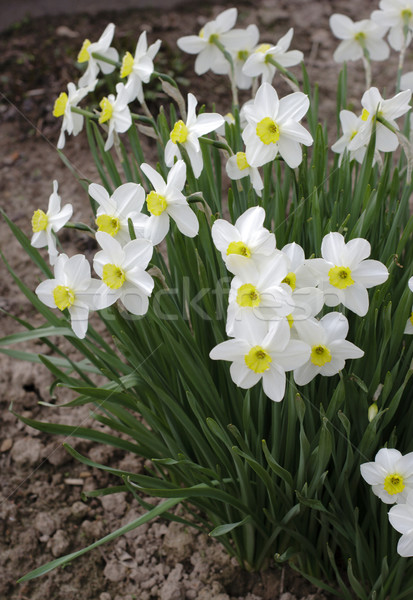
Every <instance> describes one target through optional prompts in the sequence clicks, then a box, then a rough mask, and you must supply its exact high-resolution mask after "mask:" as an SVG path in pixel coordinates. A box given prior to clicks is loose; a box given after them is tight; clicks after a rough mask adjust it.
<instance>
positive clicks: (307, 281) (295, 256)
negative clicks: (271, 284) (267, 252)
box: [281, 242, 314, 292]
mask: <svg viewBox="0 0 413 600" xmlns="http://www.w3.org/2000/svg"><path fill="white" fill-rule="evenodd" d="M281 252H282V253H283V254H284V255H285V256H286V257H287V260H288V271H289V272H288V273H287V276H286V278H285V279H284V282H283V283H287V284H288V285H289V286H290V288H291V290H292V291H293V292H294V291H295V290H296V289H300V288H303V287H305V288H307V287H314V276H313V274H312V273H311V271H310V270H309V269H308V267H307V264H306V259H305V254H304V250H303V249H302V248H301V246H300V245H299V244H297V243H296V242H292V243H291V244H286V245H285V246H284V247H283V248H281Z"/></svg>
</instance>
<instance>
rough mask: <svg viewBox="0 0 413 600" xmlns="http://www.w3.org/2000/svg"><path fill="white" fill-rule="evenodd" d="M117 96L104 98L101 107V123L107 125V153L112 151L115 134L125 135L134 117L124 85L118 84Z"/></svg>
mask: <svg viewBox="0 0 413 600" xmlns="http://www.w3.org/2000/svg"><path fill="white" fill-rule="evenodd" d="M116 94H117V95H116V96H114V94H109V96H108V97H105V98H103V99H102V100H101V101H100V103H99V106H100V108H101V109H102V112H101V113H100V117H99V123H101V124H102V123H107V125H108V138H107V140H106V144H105V151H107V150H110V148H112V145H113V140H114V133H115V132H116V133H124V132H125V131H127V130H128V129H129V127H130V126H131V125H132V116H131V114H130V110H129V107H128V102H129V94H128V92H127V90H126V88H125V86H124V84H123V83H117V84H116Z"/></svg>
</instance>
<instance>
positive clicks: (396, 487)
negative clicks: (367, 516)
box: [360, 448, 413, 556]
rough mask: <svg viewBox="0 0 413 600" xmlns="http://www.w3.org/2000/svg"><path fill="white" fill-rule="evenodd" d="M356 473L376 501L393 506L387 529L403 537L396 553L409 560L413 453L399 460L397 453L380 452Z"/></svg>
mask: <svg viewBox="0 0 413 600" xmlns="http://www.w3.org/2000/svg"><path fill="white" fill-rule="evenodd" d="M360 470H361V475H362V477H363V478H364V479H365V481H367V483H368V484H370V485H371V486H372V491H373V493H374V494H375V495H376V496H378V497H379V498H380V500H382V501H383V502H384V503H385V504H395V503H396V504H397V506H394V507H393V508H391V509H390V511H389V521H390V523H391V525H392V526H393V527H394V528H395V529H396V530H397V531H398V532H399V533H402V534H403V535H402V536H401V538H400V540H399V542H398V545H397V552H398V553H399V554H400V556H413V452H409V453H408V454H405V455H404V456H403V455H402V454H401V452H399V451H398V450H395V449H387V448H382V449H381V450H379V451H378V452H377V454H376V457H375V459H374V462H369V463H364V464H362V465H360Z"/></svg>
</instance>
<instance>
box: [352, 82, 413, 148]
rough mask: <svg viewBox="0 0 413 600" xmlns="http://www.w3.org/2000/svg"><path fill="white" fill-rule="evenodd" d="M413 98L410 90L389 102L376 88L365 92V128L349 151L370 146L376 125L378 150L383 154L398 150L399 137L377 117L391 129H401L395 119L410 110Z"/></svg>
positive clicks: (355, 138) (354, 139)
mask: <svg viewBox="0 0 413 600" xmlns="http://www.w3.org/2000/svg"><path fill="white" fill-rule="evenodd" d="M411 97H412V93H411V91H410V90H404V91H403V92H399V93H398V94H396V96H394V97H393V98H389V99H388V100H384V99H383V98H382V96H381V94H380V92H379V90H378V89H377V88H375V87H372V88H370V89H368V90H367V91H366V92H364V94H363V97H362V99H361V104H362V106H363V113H362V115H361V120H362V121H364V126H362V127H361V128H360V129H359V131H358V133H357V135H355V136H354V137H353V139H352V140H351V141H350V142H349V145H348V149H349V150H357V149H358V148H361V147H362V146H365V145H366V144H368V143H369V141H370V137H371V134H372V131H373V125H374V126H375V130H376V150H381V151H382V152H393V151H394V150H396V148H397V146H398V145H399V140H398V138H397V135H396V134H395V133H393V132H392V131H390V129H389V128H388V127H386V126H385V125H384V124H383V123H380V121H379V120H378V119H376V118H375V117H376V115H377V117H378V118H382V119H385V120H386V121H387V122H388V123H389V124H390V125H391V127H394V128H395V129H399V126H398V125H397V123H396V121H395V119H397V118H399V117H401V116H402V115H404V114H406V113H407V112H408V111H409V110H410V108H411V106H410V99H411Z"/></svg>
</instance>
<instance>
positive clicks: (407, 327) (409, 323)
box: [404, 277, 413, 334]
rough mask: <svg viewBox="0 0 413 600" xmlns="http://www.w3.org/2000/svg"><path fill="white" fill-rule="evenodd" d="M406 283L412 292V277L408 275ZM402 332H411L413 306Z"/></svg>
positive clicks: (412, 327) (412, 330)
mask: <svg viewBox="0 0 413 600" xmlns="http://www.w3.org/2000/svg"><path fill="white" fill-rule="evenodd" d="M407 285H408V286H409V290H410V291H411V292H413V277H410V279H409V281H408V282H407ZM404 333H408V334H412V333H413V308H412V312H411V314H410V317H409V318H408V319H407V323H406V327H405V328H404Z"/></svg>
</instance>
